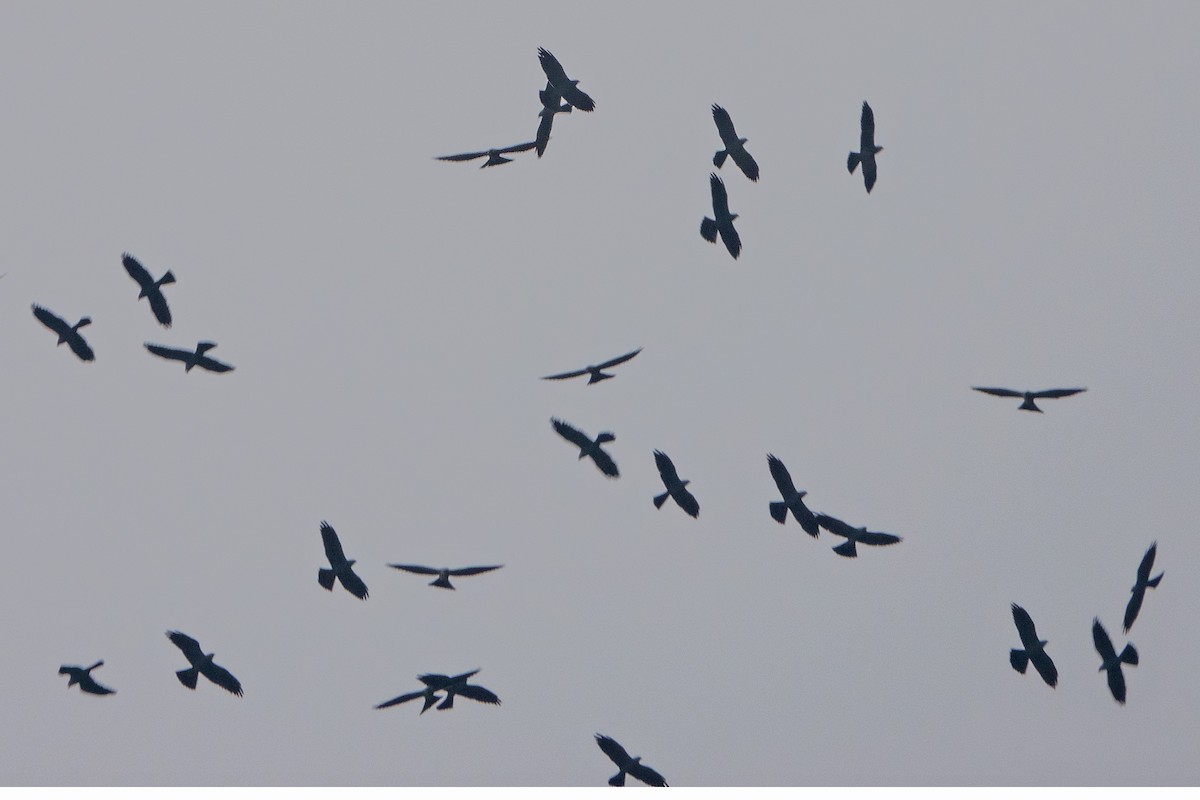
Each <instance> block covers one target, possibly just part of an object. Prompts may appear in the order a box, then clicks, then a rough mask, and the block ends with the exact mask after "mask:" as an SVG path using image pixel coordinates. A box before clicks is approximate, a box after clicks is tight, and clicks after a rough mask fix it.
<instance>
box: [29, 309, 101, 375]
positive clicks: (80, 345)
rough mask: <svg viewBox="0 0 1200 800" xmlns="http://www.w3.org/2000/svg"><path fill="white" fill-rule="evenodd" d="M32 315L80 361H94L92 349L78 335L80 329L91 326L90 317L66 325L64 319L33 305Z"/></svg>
mask: <svg viewBox="0 0 1200 800" xmlns="http://www.w3.org/2000/svg"><path fill="white" fill-rule="evenodd" d="M33 315H34V316H35V317H37V318H38V321H40V322H41V323H42V324H43V325H45V326H46V327H47V328H49V329H50V330H52V331H54V332H55V333H57V334H58V343H59V344H62V343H63V342H66V343H67V346H68V347H70V348H71V351H72V352H73V353H75V355H77V356H79V360H80V361H94V360H95V359H96V354H95V353H93V352H92V348H90V347H88V343H87V342H85V341H84V339H83V337H82V336H81V335H80V334H79V329H80V328H82V327H84V326H85V325H91V324H92V318H91V317H83V318H82V319H80V320H79V322H76V323H75V324H74V325H68V324H67V321H66V320H65V319H63V318H62V317H59V316H56V315H55V314H53V313H52V312H50V311H47V310H46V309H44V308H42V307H41V306H39V305H34V307H33Z"/></svg>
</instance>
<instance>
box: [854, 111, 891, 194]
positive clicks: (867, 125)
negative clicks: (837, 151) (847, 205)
mask: <svg viewBox="0 0 1200 800" xmlns="http://www.w3.org/2000/svg"><path fill="white" fill-rule="evenodd" d="M882 149H883V148H882V147H879V146H878V145H876V144H875V112H873V111H871V107H870V106H869V105H867V101H866V100H863V104H862V132H861V133H860V134H859V137H858V152H857V153H851V154H850V157H849V158H847V159H846V169H848V170H850V174H851V175H853V174H854V169H855V167H857V166H858V165H859V164H860V163H861V164H862V173H863V185H864V186H866V187H867V194H870V193H871V187H872V186H874V185H875V154H876V153H878V152H879V151H880V150H882Z"/></svg>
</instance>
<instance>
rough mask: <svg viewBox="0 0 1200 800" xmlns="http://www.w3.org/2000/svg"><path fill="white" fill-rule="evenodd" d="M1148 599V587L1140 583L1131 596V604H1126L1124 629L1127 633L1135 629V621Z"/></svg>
mask: <svg viewBox="0 0 1200 800" xmlns="http://www.w3.org/2000/svg"><path fill="white" fill-rule="evenodd" d="M1145 599H1146V587H1145V586H1143V585H1142V582H1141V581H1138V583H1137V585H1136V586H1134V587H1133V593H1132V594H1130V595H1129V602H1128V603H1126V604H1125V619H1124V623H1123V627H1124V629H1125V632H1126V633H1129V629H1130V628H1132V627H1133V622H1134V620H1136V619H1137V615H1138V612H1139V611H1141V610H1142V601H1143V600H1145Z"/></svg>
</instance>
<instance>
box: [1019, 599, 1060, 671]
mask: <svg viewBox="0 0 1200 800" xmlns="http://www.w3.org/2000/svg"><path fill="white" fill-rule="evenodd" d="M1012 615H1013V622H1015V623H1016V624H1017V633H1019V634H1020V635H1021V645H1022V646H1023V648H1024V649H1021V650H1018V649H1016V648H1013V649H1012V650H1011V651H1009V654H1008V661H1009V663H1010V664H1012V668H1013V669H1015V670H1016V671H1017V672H1019V673H1021V674H1022V675H1024V674H1025V667H1026V666H1027V665H1028V664H1029V662H1033V668H1034V669H1036V670H1037V671H1038V675H1041V676H1042V680H1044V681H1045V682H1046V685H1047V686H1049V687H1050V688H1051V689H1053V688H1054V687H1055V686H1056V685H1057V684H1058V669H1057V668H1056V667H1055V666H1054V662H1053V661H1051V660H1050V656H1049V655H1047V654H1046V650H1045V647H1046V643H1047V640H1046V639H1038V635H1037V629H1036V628H1035V627H1034V626H1033V619H1032V618H1031V617H1030V616H1029V612H1027V611H1026V610H1025V609H1023V608H1021V607H1020V606H1019V605H1017V604H1016V603H1013V604H1012Z"/></svg>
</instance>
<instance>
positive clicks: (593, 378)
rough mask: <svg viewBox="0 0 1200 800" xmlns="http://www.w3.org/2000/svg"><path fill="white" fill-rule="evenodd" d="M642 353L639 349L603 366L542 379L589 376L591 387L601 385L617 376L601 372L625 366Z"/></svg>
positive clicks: (613, 359) (555, 379) (587, 367)
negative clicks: (600, 383) (621, 365)
mask: <svg viewBox="0 0 1200 800" xmlns="http://www.w3.org/2000/svg"><path fill="white" fill-rule="evenodd" d="M640 352H642V348H640V347H639V348H638V349H637V350H634V351H632V352H630V353H626V354H625V355H623V356H617V357H616V358H611V359H609V360H608V361H605V362H604V363H603V364H596V365H595V366H590V365H589V366H586V367H584V368H583V369H577V370H573V371H571V372H561V373H559V374H558V375H546V376H544V377H543V378H542V380H544V381H561V380H566V379H567V378H578V377H579V376H580V375H587V376H589V377H588V384H589V385H591V384H593V383H599V382H600V381H604V380H608V379H609V378H613V377H616V376H614V375H610V374H608V373H606V372H602V371H601V370H606V369H609V368H610V367H615V366H617V365H618V364H624V363H625V362H626V361H628V360H629V359H631V358H633V357H634V356H636V355H637V354H638V353H640Z"/></svg>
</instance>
